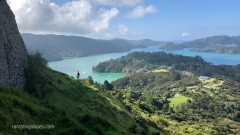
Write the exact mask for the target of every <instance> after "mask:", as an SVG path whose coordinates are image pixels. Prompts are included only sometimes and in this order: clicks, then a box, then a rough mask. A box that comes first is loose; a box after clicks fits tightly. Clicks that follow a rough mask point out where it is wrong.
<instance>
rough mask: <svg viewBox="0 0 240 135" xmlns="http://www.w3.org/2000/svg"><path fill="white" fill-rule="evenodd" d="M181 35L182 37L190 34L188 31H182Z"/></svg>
mask: <svg viewBox="0 0 240 135" xmlns="http://www.w3.org/2000/svg"><path fill="white" fill-rule="evenodd" d="M181 35H182V36H183V37H187V36H190V33H189V32H183V33H182V34H181Z"/></svg>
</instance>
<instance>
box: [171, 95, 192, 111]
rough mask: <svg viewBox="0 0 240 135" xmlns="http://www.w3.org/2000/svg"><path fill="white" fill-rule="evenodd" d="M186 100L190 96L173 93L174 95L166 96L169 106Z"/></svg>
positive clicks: (174, 105)
mask: <svg viewBox="0 0 240 135" xmlns="http://www.w3.org/2000/svg"><path fill="white" fill-rule="evenodd" d="M188 100H191V98H188V97H186V96H183V95H181V94H175V95H174V97H172V98H168V101H170V107H173V108H174V107H176V106H177V105H179V104H183V103H187V102H188Z"/></svg>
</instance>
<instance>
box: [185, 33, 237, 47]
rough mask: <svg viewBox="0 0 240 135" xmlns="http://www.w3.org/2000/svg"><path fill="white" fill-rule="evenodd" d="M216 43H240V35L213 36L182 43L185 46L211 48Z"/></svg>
mask: <svg viewBox="0 0 240 135" xmlns="http://www.w3.org/2000/svg"><path fill="white" fill-rule="evenodd" d="M216 45H223V46H225V45H240V36H234V37H230V36H213V37H207V38H203V39H197V40H193V41H190V42H184V43H182V44H181V46H183V47H184V48H209V47H212V46H216Z"/></svg>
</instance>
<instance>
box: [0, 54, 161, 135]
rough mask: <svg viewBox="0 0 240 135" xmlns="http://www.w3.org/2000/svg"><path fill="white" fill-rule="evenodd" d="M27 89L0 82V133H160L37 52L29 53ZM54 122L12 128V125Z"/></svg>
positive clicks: (72, 134)
mask: <svg viewBox="0 0 240 135" xmlns="http://www.w3.org/2000/svg"><path fill="white" fill-rule="evenodd" d="M29 64H30V65H29V67H30V68H29V69H28V72H27V76H28V78H27V81H28V85H27V88H26V90H24V91H22V90H19V89H14V88H8V87H3V86H0V134H4V135H5V134H6V135H11V134H13V135H14V134H18V135H19V134H20V135H21V134H24V135H32V134H41V135H56V134H57V135H66V134H69V135H80V134H86V135H92V134H97V135H107V134H109V135H114V134H116V135H124V134H152V133H160V130H159V129H160V128H154V127H151V126H147V125H146V126H141V125H140V124H139V123H138V122H136V120H135V118H134V117H133V116H132V115H131V114H130V113H129V112H128V111H127V110H126V109H125V108H124V106H123V105H122V104H121V103H120V102H119V101H118V100H116V99H115V98H113V97H111V96H109V95H108V94H106V93H104V92H103V91H100V90H98V89H97V88H96V86H95V85H92V84H90V83H89V81H88V80H81V81H78V80H75V79H73V78H71V77H69V76H67V75H65V74H62V73H59V72H56V71H53V70H51V69H49V68H48V67H47V66H46V61H45V60H44V59H42V58H41V57H40V55H39V54H37V55H34V56H30V57H29ZM23 124H25V125H54V128H50V129H38V130H36V129H32V130H30V129H14V128H13V127H12V126H13V125H23Z"/></svg>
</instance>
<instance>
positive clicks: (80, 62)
mask: <svg viewBox="0 0 240 135" xmlns="http://www.w3.org/2000/svg"><path fill="white" fill-rule="evenodd" d="M190 50H191V48H186V49H183V50H161V49H159V47H158V46H149V47H147V48H138V49H133V50H131V51H130V52H135V51H145V52H157V51H165V52H167V53H173V54H182V55H185V56H196V55H199V56H201V57H202V58H203V59H204V60H206V61H208V62H211V63H212V64H215V65H219V64H225V65H237V64H240V55H239V54H220V53H209V52H192V51H190ZM128 53H129V52H122V53H109V54H102V55H95V56H88V57H80V58H69V57H68V58H65V59H64V60H62V61H54V62H49V67H51V68H52V69H54V70H57V71H60V72H63V73H66V74H68V75H70V76H74V77H75V75H76V73H77V71H79V72H80V73H81V76H80V78H81V79H86V78H87V77H88V76H92V78H93V80H94V81H97V82H100V83H103V82H104V81H105V80H108V81H109V82H111V81H114V80H117V79H119V78H122V77H123V76H124V75H123V74H122V73H96V72H93V71H92V67H93V66H96V65H97V64H98V63H99V62H104V61H107V60H110V59H116V58H120V57H122V56H125V55H127V54H128Z"/></svg>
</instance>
